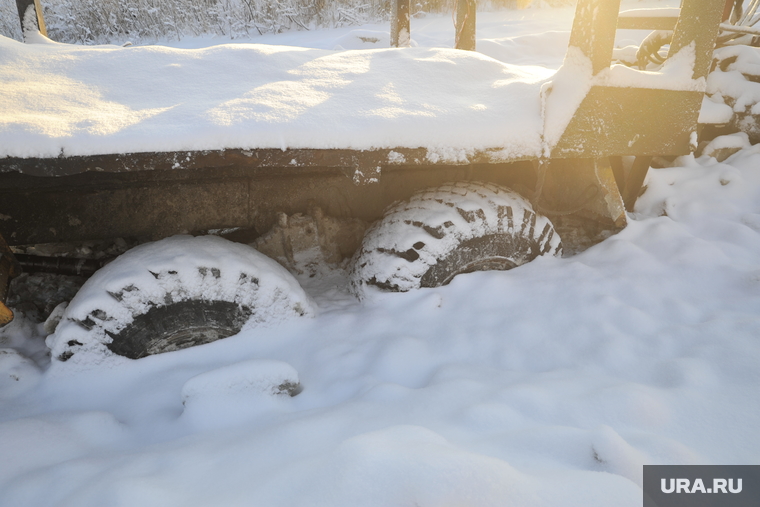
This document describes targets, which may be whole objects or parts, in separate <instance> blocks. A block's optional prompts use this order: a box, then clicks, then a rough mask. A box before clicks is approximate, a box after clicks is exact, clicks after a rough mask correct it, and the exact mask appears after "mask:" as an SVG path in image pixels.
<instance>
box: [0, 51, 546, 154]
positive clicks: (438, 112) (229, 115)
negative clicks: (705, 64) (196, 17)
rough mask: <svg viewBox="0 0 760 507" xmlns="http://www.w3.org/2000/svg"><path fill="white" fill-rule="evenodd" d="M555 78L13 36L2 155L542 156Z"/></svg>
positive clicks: (1, 94) (438, 63)
mask: <svg viewBox="0 0 760 507" xmlns="http://www.w3.org/2000/svg"><path fill="white" fill-rule="evenodd" d="M552 74H553V71H551V70H547V69H545V68H543V67H534V66H514V65H509V64H505V63H501V62H498V61H496V60H493V59H491V58H489V57H487V56H484V55H481V54H478V53H475V52H469V51H458V50H453V49H441V48H408V49H402V50H399V49H378V50H363V51H327V50H317V49H305V48H294V47H285V46H270V45H259V44H229V45H223V46H215V47H211V48H206V49H192V50H188V49H174V48H168V47H163V46H150V47H127V48H122V47H116V46H96V47H83V46H72V45H64V44H57V43H47V44H31V45H29V44H27V45H24V44H21V43H19V42H16V41H13V40H11V39H8V38H5V37H0V90H2V91H0V156H14V157H56V156H59V155H61V154H65V155H97V154H108V153H123V152H151V151H184V150H211V149H225V148H243V149H254V148H279V149H287V148H291V149H296V148H339V149H355V150H364V149H371V148H396V147H402V148H427V149H429V150H432V151H441V150H445V151H446V152H449V153H451V152H452V150H453V151H454V152H456V151H458V150H479V149H487V148H504V149H505V151H504V152H503V154H504V155H505V156H508V157H521V156H536V155H537V154H538V153H539V152H540V149H541V129H542V121H541V115H540V98H539V91H540V87H541V84H542V83H543V82H544V81H546V80H547V79H548V78H549V77H550V76H551V75H552Z"/></svg>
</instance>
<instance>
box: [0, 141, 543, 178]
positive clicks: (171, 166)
mask: <svg viewBox="0 0 760 507" xmlns="http://www.w3.org/2000/svg"><path fill="white" fill-rule="evenodd" d="M501 152H502V148H501V147H494V148H493V149H486V150H480V151H475V152H473V153H472V154H468V157H467V159H466V160H464V159H462V160H457V161H449V160H446V159H443V158H441V159H440V160H439V161H436V162H433V161H431V160H430V159H429V158H428V155H429V153H428V150H427V149H425V148H395V149H376V150H336V149H313V150H286V151H283V150H280V149H261V150H239V149H236V150H211V151H182V152H146V153H117V154H109V155H88V156H75V157H66V156H64V157H56V158H15V157H6V158H0V174H2V173H21V174H29V175H32V176H56V177H57V176H69V175H73V174H80V173H84V172H98V173H101V172H107V173H132V172H139V171H174V170H178V169H204V168H212V169H223V168H233V167H237V168H257V169H265V170H266V169H275V168H287V169H290V170H303V169H310V168H340V169H341V170H346V171H350V172H352V173H353V172H356V171H359V172H362V173H365V174H369V173H371V172H372V171H373V170H375V169H377V168H378V167H381V166H382V167H386V166H392V165H405V166H409V165H414V166H445V165H468V164H491V163H503V162H504V160H503V155H502V153H501ZM527 159H529V157H528V156H526V157H525V158H523V159H521V158H519V157H515V158H512V159H510V162H516V161H519V160H527Z"/></svg>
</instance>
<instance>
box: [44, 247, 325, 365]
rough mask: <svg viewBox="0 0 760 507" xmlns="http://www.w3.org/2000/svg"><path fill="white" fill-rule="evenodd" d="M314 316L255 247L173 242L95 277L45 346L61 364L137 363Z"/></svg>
mask: <svg viewBox="0 0 760 507" xmlns="http://www.w3.org/2000/svg"><path fill="white" fill-rule="evenodd" d="M313 313H314V306H313V303H312V301H311V299H310V298H309V297H308V296H307V295H306V293H304V291H303V289H302V288H301V287H300V285H299V284H298V282H297V281H296V280H295V279H294V278H293V276H292V275H291V274H290V273H288V272H287V271H286V270H285V269H284V268H283V267H282V266H280V265H279V264H277V263H276V262H275V261H273V260H272V259H269V258H268V257H266V256H265V255H263V254H261V253H259V252H257V251H256V250H254V249H253V248H251V247H249V246H247V245H242V244H238V243H233V242H231V241H227V240H224V239H222V238H218V237H215V236H203V237H197V238H195V237H192V236H175V237H172V238H167V239H164V240H161V241H157V242H155V243H147V244H144V245H140V246H138V247H136V248H134V249H132V250H130V251H128V252H126V253H124V254H123V255H121V256H120V257H118V258H117V259H116V260H114V261H113V262H111V263H110V264H108V265H107V266H105V267H103V268H102V269H100V270H99V271H98V272H97V273H95V274H94V275H93V276H92V278H90V279H89V280H88V281H87V282H86V283H85V284H84V285H83V286H82V288H81V289H80V290H79V292H78V293H77V295H76V296H75V297H74V299H72V301H71V303H70V304H69V306H68V307H67V308H66V311H65V312H64V314H63V316H62V319H61V322H60V323H59V324H58V326H57V328H56V330H55V333H53V334H52V335H50V336H49V337H48V338H47V344H48V347H49V348H50V349H51V352H52V356H53V358H54V359H57V360H59V361H67V360H70V359H72V358H74V361H75V362H77V360H81V361H93V360H94V361H98V358H103V357H105V356H112V355H114V354H116V355H119V356H125V357H128V358H130V359H139V358H141V357H145V356H148V355H152V354H159V353H162V352H169V351H172V350H179V349H183V348H187V347H191V346H194V345H200V344H203V343H209V342H212V341H215V340H218V339H220V338H226V337H228V336H231V335H234V334H237V333H238V332H240V330H241V329H243V328H244V327H245V328H249V327H253V326H255V325H259V324H264V323H270V322H275V321H282V320H285V319H289V318H293V317H300V316H304V315H313Z"/></svg>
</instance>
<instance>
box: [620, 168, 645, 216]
mask: <svg viewBox="0 0 760 507" xmlns="http://www.w3.org/2000/svg"><path fill="white" fill-rule="evenodd" d="M651 163H652V157H636V159H635V160H634V162H633V166H631V170H630V171H628V175H627V177H626V179H625V186H624V187H623V192H622V193H623V203H624V204H625V210H626V211H633V207H634V205H635V204H636V199H638V198H639V194H640V193H641V187H642V186H643V185H644V180H645V179H646V177H647V172H648V171H649V165H650V164H651Z"/></svg>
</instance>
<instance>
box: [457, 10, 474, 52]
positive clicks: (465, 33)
mask: <svg viewBox="0 0 760 507" xmlns="http://www.w3.org/2000/svg"><path fill="white" fill-rule="evenodd" d="M476 11H477V0H457V22H456V35H455V38H454V40H455V44H454V47H455V48H456V49H465V50H467V51H475V13H476Z"/></svg>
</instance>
